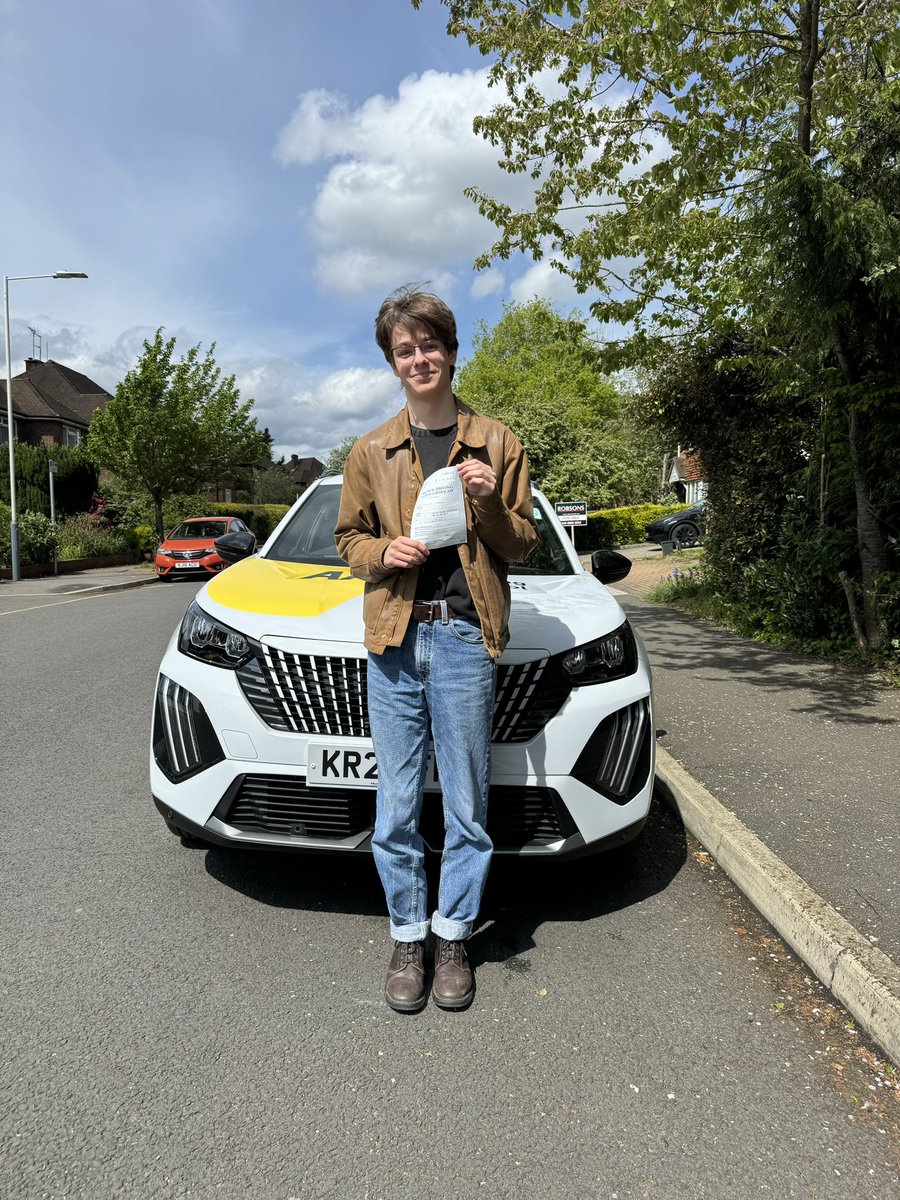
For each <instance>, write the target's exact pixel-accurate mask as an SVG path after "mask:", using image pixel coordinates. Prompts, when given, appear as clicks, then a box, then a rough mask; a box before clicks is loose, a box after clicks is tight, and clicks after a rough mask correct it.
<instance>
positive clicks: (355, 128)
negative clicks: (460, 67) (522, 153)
mask: <svg viewBox="0 0 900 1200" xmlns="http://www.w3.org/2000/svg"><path fill="white" fill-rule="evenodd" d="M487 80H488V72H487V70H481V71H462V72H460V73H457V74H449V73H445V72H439V71H426V72H425V73H424V74H422V75H418V76H416V75H412V76H409V77H407V78H406V79H404V80H403V81H402V83H401V84H400V85H399V87H398V89H397V95H396V97H393V98H388V97H385V96H371V97H370V98H369V99H367V100H365V101H364V102H363V103H362V104H360V105H359V106H358V107H356V108H353V107H351V106H350V104H349V103H348V101H347V100H346V99H345V98H344V97H343V96H340V95H338V94H336V93H334V92H329V91H325V90H322V89H317V90H315V91H310V92H306V93H305V94H304V95H303V96H302V97H301V98H300V103H299V104H298V106H297V109H296V111H295V112H294V114H293V116H292V117H291V119H290V121H289V122H288V124H287V125H286V126H285V128H284V129H283V130H282V132H281V135H280V137H279V139H278V144H277V147H276V151H275V154H276V158H277V159H278V160H279V161H280V162H281V163H283V164H284V165H291V164H301V165H306V166H309V165H312V164H314V163H317V162H320V161H332V160H335V161H333V165H332V166H331V167H330V168H329V170H328V172H327V174H326V176H325V178H324V180H323V181H322V183H321V184H320V186H319V189H318V192H317V195H316V199H315V201H314V204H313V206H312V210H311V212H310V213H309V214H308V222H309V232H310V234H311V236H312V238H313V241H314V242H315V244H316V246H317V247H318V249H319V261H318V264H317V270H316V274H317V278H318V279H319V281H320V282H321V283H322V285H323V286H324V287H325V288H328V289H332V290H334V291H337V292H340V293H343V294H352V293H355V292H361V291H365V290H367V289H370V288H375V287H382V288H390V287H392V286H395V285H396V284H398V283H401V282H404V281H405V280H409V279H416V280H420V279H430V280H431V281H432V282H433V283H434V284H435V286H436V287H437V282H436V281H437V279H438V278H443V279H444V280H445V281H449V279H450V277H451V275H452V269H453V267H457V268H458V266H459V263H460V261H464V262H471V260H472V259H473V258H475V256H476V255H477V254H478V253H480V252H481V251H482V250H483V249H484V248H485V246H486V245H487V244H488V243H489V242H490V240H491V238H492V236H493V233H494V227H493V226H492V225H491V224H490V223H489V222H488V221H487V220H486V219H485V218H483V217H482V216H480V215H479V213H478V210H477V209H476V207H475V205H474V204H473V203H472V202H471V201H470V200H468V199H467V198H466V197H465V195H464V194H463V193H464V189H465V188H467V187H470V186H478V187H482V188H484V189H485V190H486V191H488V192H489V193H490V194H491V195H494V196H500V197H503V198H505V199H508V200H509V201H510V202H512V203H515V202H516V201H517V200H518V201H521V202H523V203H524V201H525V199H526V197H527V196H528V195H529V194H530V191H531V182H530V180H527V179H525V180H523V179H521V178H518V177H512V176H509V175H507V174H506V173H505V172H503V171H501V170H500V168H499V167H498V166H497V151H496V149H495V148H494V147H492V146H491V145H489V144H488V143H487V142H486V141H484V139H482V138H481V137H478V136H476V135H475V134H474V133H473V132H472V121H473V119H474V117H475V116H476V115H477V114H478V113H484V112H487V111H488V110H489V109H490V108H491V106H492V104H493V103H494V102H495V101H496V96H495V95H494V94H493V93H491V91H490V89H489V88H488V82H487ZM492 290H496V288H492ZM479 294H480V295H485V294H488V293H487V292H484V291H482V292H480V293H479Z"/></svg>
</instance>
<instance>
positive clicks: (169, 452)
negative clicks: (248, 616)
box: [88, 329, 268, 536]
mask: <svg viewBox="0 0 900 1200" xmlns="http://www.w3.org/2000/svg"><path fill="white" fill-rule="evenodd" d="M214 351H215V345H214V344H213V345H212V346H211V347H210V348H209V350H207V352H206V354H205V355H201V353H200V347H199V345H198V346H192V347H191V348H190V349H189V350H188V352H187V353H186V354H184V355H182V357H181V358H179V359H178V360H177V361H176V360H175V357H174V355H175V338H169V339H167V340H164V339H163V336H162V329H158V330H157V331H156V334H155V336H154V338H153V340H152V341H145V342H144V353H143V354H142V356H141V358H140V359H139V361H138V363H137V365H136V366H135V367H134V368H133V369H132V370H131V371H129V372H128V374H127V375H126V376H125V378H124V379H123V380H122V382H121V383H120V384H119V385H118V386H117V388H116V394H115V396H114V397H113V399H112V400H111V401H110V402H109V404H107V406H106V407H105V408H104V409H102V410H101V411H100V412H98V413H97V414H96V416H95V417H94V418H93V420H92V421H91V426H90V433H89V436H88V450H89V452H90V454H91V456H92V457H93V458H94V460H95V461H96V462H97V463H98V465H99V466H101V467H106V468H107V469H108V470H109V471H112V472H113V474H115V475H116V476H117V477H118V479H119V480H120V481H121V482H122V483H123V484H124V485H125V486H126V487H137V488H140V489H142V490H143V491H145V492H147V493H149V495H150V496H151V497H152V499H153V503H154V507H155V512H156V529H157V532H158V533H159V535H160V536H162V535H163V533H164V528H163V502H164V500H165V499H166V497H167V496H170V495H172V494H173V493H178V492H192V491H195V490H198V489H199V488H200V487H201V486H202V485H203V484H204V483H216V482H218V481H219V480H222V479H225V478H229V477H230V476H234V475H236V474H241V473H246V472H247V471H248V470H249V468H250V467H251V466H252V465H253V464H254V463H256V462H257V461H258V460H259V459H260V458H261V456H262V455H263V454H264V453H265V452H266V450H267V448H268V444H267V440H266V437H265V435H264V433H263V432H262V431H261V430H260V429H259V428H258V427H257V424H256V419H255V418H254V417H253V416H252V415H251V410H252V408H253V401H252V400H247V401H244V402H243V403H241V399H240V393H239V391H238V388H237V385H236V383H235V378H234V376H233V375H229V376H225V377H223V375H222V372H221V369H220V368H219V367H218V366H217V364H216V361H215V358H214Z"/></svg>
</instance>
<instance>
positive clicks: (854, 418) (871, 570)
mask: <svg viewBox="0 0 900 1200" xmlns="http://www.w3.org/2000/svg"><path fill="white" fill-rule="evenodd" d="M847 432H848V435H849V441H850V464H851V467H852V469H853V489H854V492H855V493H856V541H857V546H858V549H859V565H860V576H861V579H862V595H863V625H864V628H865V633H866V641H867V642H868V643H869V649H870V650H880V649H881V647H882V646H883V645H884V605H883V603H882V601H881V598H880V596H879V595H878V592H877V576H878V575H882V574H884V573H886V572H887V571H888V570H889V569H890V565H889V563H888V555H887V546H886V545H885V541H884V536H883V534H882V532H881V528H880V526H879V524H878V519H877V518H876V516H875V511H874V506H873V504H872V500H871V497H870V496H869V489H868V487H867V484H866V478H865V474H864V471H863V468H862V464H861V462H860V454H859V440H860V429H859V413H858V412H857V409H856V406H855V405H854V404H851V405H850V410H849V412H848V428H847Z"/></svg>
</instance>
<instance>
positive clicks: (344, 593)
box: [197, 557, 625, 658]
mask: <svg viewBox="0 0 900 1200" xmlns="http://www.w3.org/2000/svg"><path fill="white" fill-rule="evenodd" d="M509 582H510V590H511V593H512V610H511V613H510V636H511V644H510V649H509V650H508V651H507V653H506V654H505V655H504V658H509V657H510V654H511V653H513V652H514V650H515V649H516V648H520V649H526V648H527V649H539V650H543V651H546V652H548V653H550V654H555V653H557V652H559V651H561V650H568V649H571V648H572V647H573V646H576V645H580V644H581V643H583V642H587V641H591V640H592V639H593V638H598V637H602V636H603V635H604V634H606V633H609V632H610V631H611V630H613V629H616V628H618V626H619V625H621V624H622V622H623V621H624V620H625V614H624V613H623V612H622V609H621V607H620V606H619V604H618V603H617V601H616V600H615V599H614V597H613V596H611V595H610V593H609V592H608V591H607V590H606V588H604V587H603V586H602V585H601V584H599V583H598V582H597V580H596V579H594V578H593V577H592V576H590V575H588V574H576V575H565V576H515V575H511V576H510V580H509ZM363 587H364V585H363V582H362V580H359V579H354V578H353V576H352V575H351V574H350V572H349V570H348V569H347V568H346V567H329V566H322V565H320V564H319V565H317V564H314V563H287V562H279V561H277V560H275V559H269V558H258V557H253V558H247V559H244V560H243V561H242V562H239V563H236V564H235V565H234V566H232V567H229V568H228V570H227V571H223V572H222V574H221V575H217V576H216V577H215V578H214V579H212V580H210V582H209V583H208V584H206V586H205V587H203V588H201V590H200V591H199V592H198V594H197V600H198V602H199V604H200V605H201V607H202V608H204V609H205V610H206V611H207V612H208V613H209V614H210V616H212V617H215V618H217V619H218V620H220V621H223V622H224V623H225V624H226V625H229V626H230V627H231V628H233V629H237V630H239V631H240V632H242V633H246V634H247V635H248V636H250V637H252V638H255V639H257V640H259V641H263V640H266V639H269V638H278V639H281V638H304V639H313V640H315V641H320V642H329V643H334V642H352V643H355V644H357V645H358V644H360V643H361V642H362V634H363V615H362V595H363Z"/></svg>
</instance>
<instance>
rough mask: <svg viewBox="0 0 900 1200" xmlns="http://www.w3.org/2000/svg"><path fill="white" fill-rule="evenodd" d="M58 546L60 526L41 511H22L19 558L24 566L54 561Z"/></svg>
mask: <svg viewBox="0 0 900 1200" xmlns="http://www.w3.org/2000/svg"><path fill="white" fill-rule="evenodd" d="M57 546H58V527H54V525H53V523H52V521H51V520H50V518H49V517H45V516H44V514H43V513H41V512H26V513H22V515H21V517H20V518H19V559H20V561H21V564H22V566H23V567H27V566H30V565H31V564H32V563H49V562H52V561H53V557H54V553H55V552H56V550H57Z"/></svg>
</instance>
